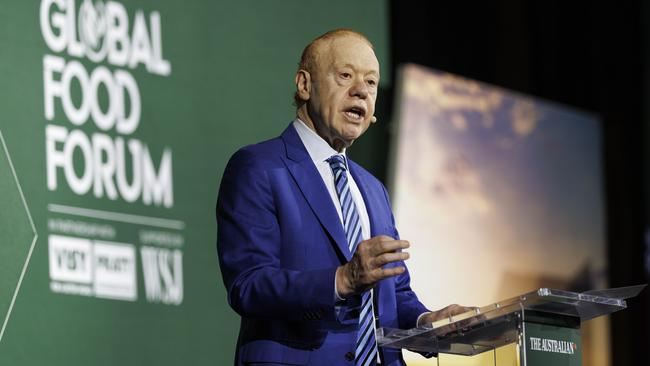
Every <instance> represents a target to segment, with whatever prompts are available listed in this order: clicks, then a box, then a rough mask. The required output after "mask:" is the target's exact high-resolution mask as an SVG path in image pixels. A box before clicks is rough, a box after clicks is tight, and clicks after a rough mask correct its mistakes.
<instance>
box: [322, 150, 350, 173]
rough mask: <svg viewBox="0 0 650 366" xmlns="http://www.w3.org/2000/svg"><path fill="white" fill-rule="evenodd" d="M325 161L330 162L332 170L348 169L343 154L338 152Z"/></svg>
mask: <svg viewBox="0 0 650 366" xmlns="http://www.w3.org/2000/svg"><path fill="white" fill-rule="evenodd" d="M327 162H328V163H330V167H331V168H332V171H334V172H336V171H338V170H341V169H342V170H348V166H347V164H346V162H345V156H343V155H340V154H336V155H332V156H331V157H330V158H329V159H327Z"/></svg>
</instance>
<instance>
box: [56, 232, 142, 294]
mask: <svg viewBox="0 0 650 366" xmlns="http://www.w3.org/2000/svg"><path fill="white" fill-rule="evenodd" d="M49 264H50V279H51V281H52V282H51V283H50V288H51V289H52V291H54V292H59V293H67V294H75V295H83V296H95V297H99V298H107V299H115V300H126V301H135V300H137V298H138V293H137V285H136V283H137V282H136V260H135V247H134V246H133V245H131V244H123V243H113V242H104V241H91V240H88V239H81V238H73V237H68V236H59V235H50V237H49Z"/></svg>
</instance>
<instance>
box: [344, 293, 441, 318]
mask: <svg viewBox="0 0 650 366" xmlns="http://www.w3.org/2000/svg"><path fill="white" fill-rule="evenodd" d="M334 291H336V288H334ZM427 314H431V312H430V311H426V312H424V313H422V314H420V316H418V320H417V321H416V322H415V326H416V327H419V326H421V325H422V324H420V319H422V317H423V316H425V315H427Z"/></svg>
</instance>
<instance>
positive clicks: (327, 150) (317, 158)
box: [293, 118, 345, 163]
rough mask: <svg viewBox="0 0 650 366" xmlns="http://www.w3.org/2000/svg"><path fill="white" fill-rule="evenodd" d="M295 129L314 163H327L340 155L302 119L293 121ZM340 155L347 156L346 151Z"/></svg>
mask: <svg viewBox="0 0 650 366" xmlns="http://www.w3.org/2000/svg"><path fill="white" fill-rule="evenodd" d="M293 127H294V128H295V129H296V132H298V136H300V140H301V141H302V143H303V145H305V148H306V149H307V152H308V153H309V157H311V160H313V161H314V163H320V162H323V161H326V160H327V159H329V158H330V157H331V156H332V155H336V154H339V152H338V151H336V150H334V149H333V148H332V147H331V146H330V144H328V143H327V141H325V140H323V138H322V137H320V136H318V134H317V133H316V131H314V130H312V129H311V128H309V127H308V126H307V125H306V124H305V122H303V121H302V120H301V119H300V118H296V119H295V120H294V121H293ZM340 154H341V155H343V156H345V149H343V152H342V153H340Z"/></svg>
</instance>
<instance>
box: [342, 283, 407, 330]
mask: <svg viewBox="0 0 650 366" xmlns="http://www.w3.org/2000/svg"><path fill="white" fill-rule="evenodd" d="M337 275H338V273H335V274H334V302H339V301H345V299H344V298H342V297H341V296H340V295H339V292H338V291H336V276H337ZM418 319H419V318H418Z"/></svg>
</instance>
